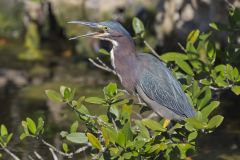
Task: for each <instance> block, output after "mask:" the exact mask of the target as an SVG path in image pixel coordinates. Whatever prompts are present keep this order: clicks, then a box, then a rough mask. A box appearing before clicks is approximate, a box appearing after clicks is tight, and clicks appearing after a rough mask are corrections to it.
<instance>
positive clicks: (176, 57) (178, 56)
mask: <svg viewBox="0 0 240 160" xmlns="http://www.w3.org/2000/svg"><path fill="white" fill-rule="evenodd" d="M160 58H161V60H163V61H183V60H187V59H188V56H187V55H186V54H182V53H178V52H167V53H164V54H163V55H161V56H160Z"/></svg>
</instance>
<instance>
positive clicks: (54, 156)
mask: <svg viewBox="0 0 240 160" xmlns="http://www.w3.org/2000/svg"><path fill="white" fill-rule="evenodd" d="M49 150H50V152H51V153H52V156H53V160H58V157H57V155H56V154H55V153H54V151H53V149H52V148H49Z"/></svg>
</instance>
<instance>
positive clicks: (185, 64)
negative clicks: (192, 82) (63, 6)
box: [176, 60, 194, 76]
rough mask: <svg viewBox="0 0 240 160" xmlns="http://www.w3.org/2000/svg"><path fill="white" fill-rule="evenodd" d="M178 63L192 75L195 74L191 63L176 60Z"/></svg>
mask: <svg viewBox="0 0 240 160" xmlns="http://www.w3.org/2000/svg"><path fill="white" fill-rule="evenodd" d="M176 64H177V65H178V66H179V67H180V68H181V69H182V70H183V71H184V72H186V73H187V74H189V75H191V76H193V75H194V73H193V71H192V69H191V67H190V65H189V64H188V63H187V62H185V61H181V60H179V61H176Z"/></svg>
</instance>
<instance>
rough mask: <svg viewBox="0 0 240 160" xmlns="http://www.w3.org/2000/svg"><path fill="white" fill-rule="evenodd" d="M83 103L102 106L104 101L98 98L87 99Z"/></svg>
mask: <svg viewBox="0 0 240 160" xmlns="http://www.w3.org/2000/svg"><path fill="white" fill-rule="evenodd" d="M85 102H88V103H92V104H103V103H104V102H105V101H104V99H102V98H99V97H88V98H86V99H85Z"/></svg>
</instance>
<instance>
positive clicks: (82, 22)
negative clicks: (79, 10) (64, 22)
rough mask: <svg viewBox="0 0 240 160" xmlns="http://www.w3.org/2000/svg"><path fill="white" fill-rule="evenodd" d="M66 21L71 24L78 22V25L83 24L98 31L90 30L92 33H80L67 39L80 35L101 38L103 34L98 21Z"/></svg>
mask: <svg viewBox="0 0 240 160" xmlns="http://www.w3.org/2000/svg"><path fill="white" fill-rule="evenodd" d="M68 23H71V24H80V25H85V26H88V27H91V28H94V29H98V31H96V32H92V33H87V34H84V35H80V36H76V37H72V38H70V39H69V40H73V39H77V38H80V37H93V38H101V37H103V36H104V35H105V32H104V30H103V29H102V28H101V25H99V24H98V23H95V22H86V21H70V22H68Z"/></svg>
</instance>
